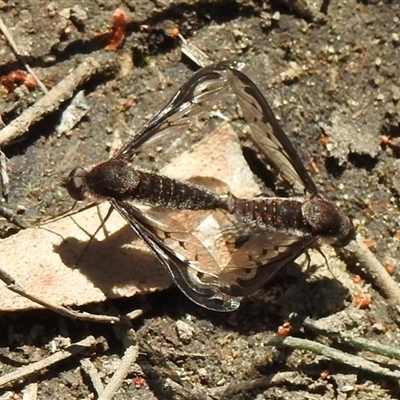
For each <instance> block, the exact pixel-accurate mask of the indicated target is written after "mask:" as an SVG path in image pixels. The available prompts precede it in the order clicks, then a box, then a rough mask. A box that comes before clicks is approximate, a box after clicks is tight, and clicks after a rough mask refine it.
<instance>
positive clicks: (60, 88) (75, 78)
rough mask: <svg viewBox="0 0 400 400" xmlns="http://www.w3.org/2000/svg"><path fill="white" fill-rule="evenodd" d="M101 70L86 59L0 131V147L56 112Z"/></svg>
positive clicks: (96, 64) (98, 64)
mask: <svg viewBox="0 0 400 400" xmlns="http://www.w3.org/2000/svg"><path fill="white" fill-rule="evenodd" d="M101 68H102V66H101V65H100V63H99V62H98V61H97V60H95V59H94V58H92V57H89V58H87V59H86V61H85V62H83V63H82V64H80V65H79V67H77V68H76V69H75V70H74V71H72V72H71V73H70V74H69V75H68V76H67V77H65V78H64V79H63V80H62V81H61V82H59V83H58V84H57V85H56V86H54V87H53V89H51V90H50V92H48V93H47V94H46V95H45V96H43V97H42V98H41V99H40V100H38V101H37V102H36V103H35V104H33V105H32V106H31V107H30V108H28V109H27V110H25V111H24V112H23V113H22V114H21V115H20V116H19V117H17V118H15V119H14V120H13V121H12V122H10V123H9V124H8V125H7V126H6V127H5V128H3V129H2V130H1V131H0V147H1V146H3V145H5V144H7V143H9V142H10V141H12V140H14V139H17V138H18V137H20V136H22V135H24V134H25V133H26V132H27V130H28V128H29V127H30V126H31V125H32V124H33V123H35V122H37V121H39V120H40V119H41V118H43V117H44V116H45V115H46V114H49V113H51V112H53V111H55V110H57V109H58V108H59V106H60V104H61V103H63V102H64V101H65V100H67V99H69V98H70V97H72V95H73V94H74V91H75V90H76V88H77V87H78V86H80V85H81V84H82V83H83V82H85V81H86V80H88V79H89V78H90V77H91V76H92V75H94V74H96V73H98V72H99V71H100V70H101ZM104 68H108V66H104Z"/></svg>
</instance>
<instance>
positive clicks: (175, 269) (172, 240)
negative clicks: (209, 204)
mask: <svg viewBox="0 0 400 400" xmlns="http://www.w3.org/2000/svg"><path fill="white" fill-rule="evenodd" d="M110 202H111V203H112V205H113V206H114V207H115V208H116V209H117V210H118V211H119V213H120V214H121V215H122V216H123V217H124V218H125V220H126V221H128V222H129V224H130V226H131V228H132V229H133V231H134V232H135V233H136V234H137V235H138V236H139V237H140V238H141V239H142V240H143V241H144V242H145V243H146V244H147V246H148V247H149V248H150V250H151V251H152V253H153V254H154V255H155V256H156V257H157V259H158V260H159V261H160V263H161V264H162V265H163V266H164V267H165V268H166V269H167V270H168V272H169V274H170V275H171V277H172V279H173V280H174V282H175V283H176V285H177V286H178V287H179V289H180V290H181V291H182V292H183V293H184V294H185V295H186V296H187V297H188V298H189V299H191V300H192V301H193V302H194V303H196V304H198V305H200V306H202V307H205V308H208V309H210V310H214V311H220V312H221V311H222V312H229V311H234V310H236V309H237V308H238V307H239V305H240V301H239V299H237V298H234V297H231V296H229V295H227V294H226V293H224V292H223V291H222V290H221V286H222V285H221V283H220V280H219V278H218V275H219V272H220V267H219V265H218V264H217V262H216V261H215V260H214V258H213V256H212V255H211V254H210V253H209V252H208V250H207V249H206V248H205V247H204V246H203V245H202V243H201V242H200V241H199V240H198V239H197V238H196V237H195V236H193V235H192V234H191V233H189V232H188V231H187V230H186V229H185V227H184V226H183V225H182V224H180V223H179V222H177V221H175V220H174V219H172V218H169V217H167V216H166V215H164V214H162V213H161V212H157V211H155V210H151V211H146V212H143V211H142V210H139V209H137V208H136V207H134V206H133V205H131V204H130V203H127V202H123V201H117V200H113V199H110ZM173 247H177V250H174V249H173Z"/></svg>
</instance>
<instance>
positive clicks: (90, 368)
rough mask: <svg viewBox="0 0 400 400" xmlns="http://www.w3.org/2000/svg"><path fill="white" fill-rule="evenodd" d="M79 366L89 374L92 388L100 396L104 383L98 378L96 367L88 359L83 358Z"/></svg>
mask: <svg viewBox="0 0 400 400" xmlns="http://www.w3.org/2000/svg"><path fill="white" fill-rule="evenodd" d="M81 368H82V369H83V370H84V371H85V373H86V374H87V375H88V376H89V378H90V380H91V381H92V384H93V387H94V390H95V391H96V393H97V395H98V396H100V394H101V393H102V392H103V390H104V385H103V383H102V381H101V379H100V376H99V374H98V372H97V369H96V367H95V366H94V365H93V363H92V362H91V361H90V360H89V359H87V358H84V359H82V360H81Z"/></svg>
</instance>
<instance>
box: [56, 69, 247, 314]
mask: <svg viewBox="0 0 400 400" xmlns="http://www.w3.org/2000/svg"><path fill="white" fill-rule="evenodd" d="M225 71H226V68H225V66H223V67H221V69H219V68H218V67H217V66H213V67H211V68H207V67H206V68H203V69H202V70H200V71H198V72H197V73H196V74H194V76H193V77H192V78H191V79H189V80H188V81H187V82H186V83H185V84H184V85H183V86H182V87H181V88H180V89H179V91H178V92H177V93H176V94H175V96H173V98H172V99H171V100H170V101H169V102H168V104H167V105H166V106H165V107H164V108H162V109H161V110H160V111H158V112H157V113H156V114H155V115H154V116H153V117H152V119H151V120H150V121H149V122H148V123H147V124H146V125H145V126H144V127H143V128H142V129H140V130H139V131H138V132H137V133H136V134H135V135H134V136H133V137H132V138H131V139H130V140H129V141H128V142H127V143H125V144H124V145H123V147H122V148H121V149H120V150H119V151H118V152H117V154H116V155H115V156H113V157H112V158H111V159H110V160H108V161H106V162H103V163H101V164H99V165H97V166H95V167H93V168H92V169H91V170H85V169H82V168H76V169H74V170H73V171H71V173H70V174H69V176H68V178H67V179H66V180H65V181H64V182H63V186H64V187H66V188H67V190H68V192H69V194H70V196H71V197H72V198H74V199H75V200H83V199H85V198H92V199H106V200H108V201H109V202H110V203H111V205H112V206H113V207H114V208H115V209H116V210H117V211H118V212H119V213H120V214H121V215H122V217H123V218H124V219H125V220H126V221H127V222H128V223H129V224H130V226H131V228H132V229H133V231H134V232H135V233H136V234H137V235H138V236H139V237H140V238H141V239H143V241H144V242H145V243H146V244H147V246H148V247H149V249H150V250H151V251H152V253H153V254H154V255H155V256H156V258H157V259H158V260H159V261H160V262H161V263H162V265H163V266H164V267H165V268H166V269H167V270H168V271H169V273H170V275H171V276H172V278H173V280H174V282H175V283H176V284H177V286H178V287H179V288H180V289H181V290H182V292H183V293H185V294H186V295H187V296H188V297H189V298H190V299H191V300H193V301H194V302H195V303H197V304H200V305H201V306H203V307H206V308H208V309H211V310H216V311H232V310H235V309H236V308H237V307H239V304H240V303H239V301H238V299H235V298H233V297H231V296H229V295H227V294H226V293H224V292H223V291H221V285H220V284H219V278H218V274H219V272H220V270H221V268H220V266H219V265H218V264H217V262H216V261H215V259H214V258H213V256H212V255H211V254H210V253H209V251H208V250H207V249H206V248H205V247H204V245H203V244H202V243H201V242H200V240H198V239H197V238H196V237H195V236H193V235H192V234H191V233H190V232H188V231H187V230H186V229H185V227H184V226H183V225H182V224H180V223H179V222H177V221H176V220H174V219H172V218H170V217H168V216H167V215H166V213H165V212H162V209H165V208H167V209H188V210H210V209H216V208H222V207H223V204H224V201H223V200H222V199H221V198H220V196H219V195H217V194H215V193H213V192H212V191H210V190H208V189H206V188H203V187H201V186H198V185H195V184H192V183H190V182H183V181H179V180H176V179H171V178H168V177H166V176H162V175H159V174H157V173H151V172H146V171H143V170H140V169H137V168H136V167H134V166H133V165H132V160H133V158H134V155H135V153H136V152H137V151H138V150H140V149H141V148H142V147H143V146H144V145H147V144H149V143H150V142H153V141H154V140H156V139H158V138H160V137H164V136H165V135H167V134H170V133H177V132H180V131H182V130H185V129H188V128H189V127H190V126H191V124H192V122H193V121H192V119H193V118H194V117H196V116H198V115H199V114H201V113H202V112H203V111H205V110H206V109H207V108H208V107H209V105H210V103H212V102H213V101H214V99H215V98H216V96H217V94H218V93H219V92H221V91H222V90H224V89H226V87H227V84H226V79H225V78H224V76H223V74H225ZM134 201H138V202H140V203H144V204H147V205H150V206H153V207H154V209H151V210H149V211H143V210H140V209H139V208H138V207H137V206H135V204H134ZM157 208H161V210H157ZM172 242H173V243H174V244H178V246H179V250H178V251H175V250H173V249H172V247H171V246H170V245H169V243H172ZM200 277H201V278H202V279H200Z"/></svg>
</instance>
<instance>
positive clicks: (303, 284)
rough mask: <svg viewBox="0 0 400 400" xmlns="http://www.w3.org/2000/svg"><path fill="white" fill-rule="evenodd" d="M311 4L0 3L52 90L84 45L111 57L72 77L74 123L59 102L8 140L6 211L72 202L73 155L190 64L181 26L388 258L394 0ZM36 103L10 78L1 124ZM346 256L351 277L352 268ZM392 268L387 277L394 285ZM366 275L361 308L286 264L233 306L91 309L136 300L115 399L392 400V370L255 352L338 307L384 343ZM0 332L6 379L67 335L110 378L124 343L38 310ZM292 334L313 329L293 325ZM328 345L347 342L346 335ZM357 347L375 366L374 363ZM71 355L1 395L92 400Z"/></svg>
mask: <svg viewBox="0 0 400 400" xmlns="http://www.w3.org/2000/svg"><path fill="white" fill-rule="evenodd" d="M304 1H305V0H304ZM291 3H293V4H292V7H288V4H291ZM309 3H310V4H308V5H307V4H306V3H304V4H303V1H297V2H287V1H280V0H275V1H273V2H260V1H246V0H237V1H210V2H204V1H196V0H194V1H192V0H188V1H186V2H185V1H183V2H179V3H178V2H172V1H167V0H156V1H153V2H152V1H146V0H141V1H139V2H138V1H125V2H123V3H122V5H121V3H119V2H114V1H107V2H104V1H103V2H102V1H92V2H89V1H64V2H61V1H58V0H54V1H52V2H48V3H47V2H41V1H14V2H7V1H5V2H4V1H0V11H1V18H2V19H3V22H4V23H5V25H6V26H7V27H8V28H9V29H10V31H11V33H12V35H13V37H14V40H15V42H16V43H17V45H18V47H19V49H20V50H21V54H23V55H24V56H25V60H26V61H27V62H28V63H29V64H30V66H31V67H32V68H33V69H34V70H35V72H36V74H37V75H38V76H39V77H40V79H41V80H42V81H43V82H44V83H45V85H46V86H48V87H52V86H54V85H55V84H56V83H58V82H59V81H61V80H62V79H63V78H64V77H65V76H66V75H68V73H69V72H70V71H71V70H73V69H75V68H76V67H77V66H79V65H80V64H81V63H82V62H84V60H85V59H86V58H87V57H89V56H95V57H102V60H103V62H104V63H109V64H110V68H109V69H108V70H107V71H106V73H103V74H101V75H99V76H96V77H95V78H94V79H91V80H90V81H89V82H88V83H87V84H85V85H84V87H83V88H84V89H85V90H86V94H87V98H88V102H89V103H90V107H91V108H90V110H89V112H88V113H87V115H86V116H85V117H84V118H83V119H82V120H81V121H80V122H79V123H78V125H77V126H76V127H75V128H74V129H73V131H72V132H70V133H69V134H62V135H57V134H56V133H55V127H56V126H57V123H58V121H59V118H60V115H61V114H62V111H63V110H64V107H65V106H63V107H62V109H60V111H59V112H56V113H52V114H51V115H49V116H47V117H46V118H44V119H43V120H42V121H40V122H39V123H37V124H35V125H34V126H33V127H31V129H30V130H29V136H27V137H25V138H23V140H20V141H18V142H15V143H12V144H10V145H8V146H6V147H4V149H3V151H4V152H5V154H6V156H7V157H8V159H9V160H8V164H7V167H8V173H9V178H10V193H9V195H8V199H7V203H4V205H6V206H7V207H8V208H10V209H12V210H13V211H15V212H18V213H19V214H20V216H21V217H22V218H25V219H26V220H28V221H30V222H32V223H37V222H38V221H40V220H41V219H43V218H47V217H49V216H51V215H58V214H60V213H61V212H63V211H65V210H67V209H68V208H70V206H71V204H72V201H71V199H69V198H68V196H67V194H66V191H65V190H64V189H62V188H61V187H60V185H59V182H60V181H61V179H62V178H63V177H65V176H66V175H68V173H69V171H70V170H71V169H72V168H74V167H76V166H77V165H94V164H96V163H98V162H100V161H103V160H106V159H107V158H108V157H109V154H110V148H111V147H113V146H114V144H115V141H116V136H117V135H116V132H117V133H118V136H119V137H120V138H121V140H122V141H123V140H125V139H127V138H128V137H129V136H130V135H131V134H132V132H134V131H137V130H138V129H139V128H140V127H141V126H142V125H143V124H144V123H145V121H146V120H148V118H149V116H151V115H152V114H153V113H154V112H156V111H157V110H158V109H159V108H160V107H162V106H163V105H164V104H165V103H166V102H167V101H168V100H169V99H170V98H171V96H172V95H173V94H174V93H175V92H176V90H177V89H178V88H179V87H180V85H181V84H183V83H184V82H185V80H187V79H188V78H189V77H190V76H191V75H192V74H193V71H194V69H195V67H194V65H193V63H192V62H191V61H189V60H187V59H185V58H184V57H182V53H181V49H180V46H179V41H177V40H176V39H174V38H173V37H171V30H172V28H174V27H179V30H180V32H181V33H182V35H183V36H184V37H185V38H186V39H187V40H189V41H190V43H191V44H193V45H195V46H197V47H198V48H200V49H201V50H202V51H203V52H205V53H206V54H207V55H208V56H209V58H210V59H211V60H212V61H221V60H226V59H236V60H240V61H243V62H245V63H246V64H247V68H246V73H247V74H248V75H249V76H250V77H251V78H252V79H253V80H254V81H255V82H256V83H257V85H258V86H259V88H260V89H261V91H262V92H263V93H264V94H265V95H266V97H267V99H268V100H269V102H270V104H271V106H272V108H273V109H274V111H275V113H276V114H277V115H278V116H280V121H281V123H282V126H283V127H284V130H285V131H286V132H287V133H288V135H289V136H290V138H291V140H292V141H293V143H294V146H295V148H296V149H298V151H299V153H300V154H301V156H302V158H303V160H304V161H305V163H306V164H308V163H309V162H310V161H311V160H313V162H314V163H315V165H316V166H317V168H318V173H317V172H315V171H314V173H313V178H314V180H315V182H316V183H317V186H318V187H319V189H320V190H321V191H322V192H323V193H324V194H325V195H326V197H327V198H329V199H330V200H332V201H334V202H336V203H337V204H338V205H340V207H341V209H342V210H343V211H344V212H346V213H347V214H348V215H349V216H351V217H352V218H353V219H354V221H355V222H356V225H357V230H358V231H359V232H361V233H362V234H363V235H364V237H366V238H367V239H369V240H370V241H371V242H372V243H373V248H372V250H373V252H374V253H375V254H376V255H377V257H378V258H379V259H380V261H381V262H382V263H384V264H386V263H391V264H394V266H395V267H396V262H397V257H398V255H399V254H400V249H399V243H400V242H399V237H400V235H399V234H398V232H399V231H400V229H399V221H400V213H399V211H398V204H399V192H400V173H399V170H400V169H399V165H400V164H399V158H398V155H399V147H398V143H399V142H398V140H399V139H398V138H399V136H400V129H399V122H400V107H399V104H400V103H399V99H400V70H399V68H398V64H399V60H400V33H399V32H400V3H399V2H397V1H378V0H370V1H367V0H366V1H358V2H357V1H341V2H338V1H337V2H329V1H323V2H319V1H318V2H311V1H309ZM118 7H122V8H123V9H124V11H125V12H126V14H127V16H128V19H129V23H128V25H127V29H126V37H125V40H124V43H123V45H122V46H121V47H120V48H119V49H118V50H117V51H108V52H107V51H105V50H104V47H105V46H106V44H107V43H105V42H104V37H105V35H104V34H105V33H106V32H107V31H108V28H109V25H110V23H111V20H112V15H113V13H114V11H115V9H117V8H118ZM321 7H322V11H323V12H324V13H322V12H321ZM1 41H2V46H1V48H0V49H1V60H2V62H1V65H0V76H4V75H6V74H8V73H10V72H12V71H14V70H16V69H22V70H23V69H24V67H23V64H22V63H21V61H20V59H19V58H17V57H16V56H15V54H14V53H13V51H12V50H11V48H10V47H9V46H8V44H7V42H6V40H5V39H4V38H3V37H2V38H1ZM115 65H117V67H115ZM113 66H114V67H113ZM41 96H42V93H41V92H40V90H39V89H38V88H36V89H35V90H31V91H30V90H28V89H27V88H26V87H24V86H19V87H17V88H15V89H14V90H11V91H9V92H7V90H6V89H5V88H4V90H3V92H2V93H1V96H0V110H2V111H1V118H2V121H3V123H4V124H5V125H7V124H8V123H10V122H11V121H12V120H13V119H15V118H16V117H17V116H18V115H19V114H20V113H21V112H22V111H23V110H25V109H26V108H27V107H29V106H30V105H32V104H33V103H35V102H36V101H37V100H38V99H39V98H40V97H41ZM127 102H132V106H131V107H127V106H126V104H127ZM234 125H235V123H234ZM198 136H199V134H197V136H196V135H195V134H193V135H187V137H186V138H185V140H182V141H180V142H179V146H175V147H173V148H172V149H169V151H159V150H160V149H158V150H157V151H155V150H151V149H150V150H149V153H146V154H142V156H141V158H140V160H141V162H142V163H143V165H144V166H146V167H148V168H154V169H157V168H159V167H160V166H162V165H165V163H167V162H168V160H169V159H171V158H172V157H174V156H175V155H176V154H179V153H180V152H182V151H183V150H186V149H188V148H190V146H191V145H192V143H194V142H195V141H196V140H197V139H199V137H198ZM326 137H328V140H325V139H326ZM146 151H147V150H146ZM256 169H257V168H255V170H256ZM0 230H1V234H2V237H7V236H9V235H11V234H13V233H15V232H16V230H17V229H16V228H15V226H13V225H12V224H10V223H8V222H5V221H1V224H0ZM348 264H349V268H350V271H351V272H354V273H358V274H361V275H362V271H359V270H357V267H356V266H355V265H353V266H352V265H351V263H348ZM32 268H34V266H32ZM398 277H399V276H398V272H395V275H394V279H398ZM369 283H370V285H368V286H367V287H368V291H369V294H370V295H371V297H372V303H371V305H370V306H369V307H367V308H366V309H363V310H360V309H358V308H355V306H354V304H352V301H351V293H348V292H345V293H340V296H339V295H338V290H339V289H337V287H336V285H335V280H334V279H333V278H332V277H331V278H329V279H327V278H320V279H319V278H312V274H311V272H310V271H309V272H307V273H305V274H303V273H299V271H298V269H297V268H296V267H295V266H290V267H288V268H287V270H286V271H284V272H282V273H281V274H279V276H278V278H276V279H274V281H273V282H271V283H270V284H269V285H268V286H267V287H266V288H265V289H262V290H260V291H258V292H257V293H255V294H253V295H251V296H249V297H248V298H246V299H245V300H244V301H243V304H242V306H241V307H240V308H239V310H238V311H237V312H235V313H234V314H217V313H214V312H211V311H207V310H205V309H202V308H201V307H198V306H196V305H195V304H192V303H191V302H190V301H189V300H188V299H186V297H185V296H184V295H183V294H181V293H180V292H179V291H178V289H170V290H168V291H165V292H162V293H158V294H153V295H149V296H145V297H142V298H136V297H135V298H132V299H125V300H119V301H112V302H111V301H110V302H109V303H107V304H104V305H103V306H104V309H105V310H106V309H110V308H111V307H113V308H114V309H115V308H117V309H118V311H119V312H121V313H123V312H124V311H127V310H132V309H135V308H143V309H145V313H144V314H143V316H142V317H140V318H138V319H136V320H135V321H134V322H133V326H134V328H135V329H136V332H137V336H138V341H139V350H140V355H139V358H138V360H137V364H135V365H134V366H132V367H131V370H130V373H129V374H128V377H127V379H126V380H125V381H124V384H123V385H122V386H121V387H120V388H119V390H118V392H117V394H116V395H115V397H114V398H115V399H175V398H192V399H206V398H210V397H207V396H209V395H210V393H211V392H210V391H209V390H210V388H215V387H221V386H224V385H227V384H232V383H239V382H246V381H249V382H253V384H249V385H248V386H247V387H244V388H243V390H238V391H237V392H236V393H234V394H232V395H230V396H229V397H227V398H230V399H286V398H287V399H289V398H290V399H304V398H307V399H377V398H379V399H398V398H400V389H399V386H398V381H396V380H394V379H390V378H388V377H383V376H380V375H378V374H374V373H371V372H370V373H367V372H365V371H361V370H359V369H358V368H357V367H354V366H353V367H351V366H345V365H343V364H340V363H338V362H334V361H329V360H328V359H327V358H324V357H323V356H321V355H315V354H312V353H310V352H307V351H304V350H299V349H296V350H288V349H285V348H280V347H277V348H275V347H268V346H266V345H264V344H265V343H266V342H267V341H268V340H269V339H270V338H271V337H272V336H274V335H276V332H277V330H278V327H279V326H280V325H282V324H283V323H284V322H285V321H287V320H288V318H289V315H290V314H291V313H293V312H297V313H300V314H302V315H308V316H310V317H312V318H314V319H318V318H322V317H327V316H329V315H331V316H332V315H334V314H337V316H338V318H339V316H340V315H342V312H345V313H347V314H351V315H353V317H354V315H355V317H354V318H353V319H352V323H348V324H347V325H346V329H347V333H349V334H351V335H355V336H361V337H364V338H366V339H370V340H375V341H378V342H381V343H383V344H387V345H391V346H394V347H396V346H397V343H398V340H399V338H400V330H399V328H398V325H397V318H396V316H395V315H394V314H393V313H391V312H390V307H389V305H388V304H387V303H386V301H385V299H384V298H383V297H382V296H381V294H380V293H379V288H377V287H375V286H374V284H373V282H369ZM343 310H344V311H343ZM0 332H2V334H1V335H0V349H1V350H0V351H1V356H0V371H1V375H3V374H5V373H7V372H10V371H12V370H13V369H15V368H16V367H18V366H21V365H26V364H29V363H31V362H34V361H37V360H40V359H42V358H45V357H46V356H48V355H50V354H51V352H52V351H54V347H56V348H58V346H59V345H61V342H62V340H61V339H63V340H64V339H65V340H70V341H72V342H75V341H78V340H82V339H83V338H85V337H86V336H87V335H89V334H90V335H93V336H94V337H96V338H98V339H99V340H100V339H101V341H100V344H99V345H98V347H97V348H96V349H93V353H92V355H91V360H92V361H93V363H94V364H95V366H96V368H97V369H98V371H99V374H100V376H101V377H102V379H103V380H104V381H105V382H107V381H108V380H109V378H110V377H111V375H112V374H113V372H114V371H115V369H116V367H117V366H118V363H119V360H120V359H121V357H122V355H123V353H124V347H123V345H122V343H121V341H120V340H119V339H118V336H117V335H116V334H115V330H114V328H113V327H112V326H109V325H101V324H94V323H88V322H82V321H73V320H70V319H67V318H63V317H61V316H58V315H56V314H54V313H52V312H50V311H34V312H26V313H15V314H2V315H1V316H0ZM296 335H297V336H299V337H304V338H308V339H316V338H317V337H316V335H315V334H313V333H310V332H309V331H307V330H304V329H303V330H300V331H299V332H297V333H296ZM323 340H325V344H330V345H332V346H336V347H339V348H340V349H341V350H343V351H348V352H352V353H354V350H353V349H351V348H349V346H346V345H344V344H340V343H337V342H335V341H334V340H332V339H329V340H328V339H326V338H324V339H323ZM368 356H369V357H370V359H371V360H374V361H376V362H378V363H381V362H383V357H382V356H376V355H371V354H368ZM80 359H81V357H80V355H79V354H78V355H76V356H74V357H72V358H69V359H67V360H65V361H63V362H61V363H58V364H56V365H53V366H51V367H49V368H48V369H47V370H45V371H41V372H40V373H37V374H35V375H34V376H31V377H30V378H29V380H26V379H24V380H21V381H18V382H17V383H16V384H13V385H10V386H8V387H6V388H2V389H0V390H1V391H3V392H0V394H1V397H0V398H1V399H11V398H13V399H17V398H22V396H23V391H24V389H25V388H26V387H27V384H28V383H32V382H36V383H38V387H37V390H38V395H37V398H39V399H54V398H59V399H90V398H96V395H95V394H94V393H95V391H94V388H93V385H92V383H91V382H90V379H89V378H88V377H87V375H86V374H85V373H83V372H82V369H81V367H80ZM389 364H390V366H391V367H390V368H391V369H395V368H396V367H397V368H398V366H399V362H398V361H395V360H394V359H390V360H389ZM326 371H328V373H326ZM288 372H294V373H295V375H290V376H289V375H288V378H287V379H282V380H280V381H279V383H273V382H272V383H270V384H268V385H265V384H264V385H257V384H255V383H254V380H255V379H257V378H262V377H268V376H275V375H279V374H282V373H288ZM138 377H143V378H144V380H143V381H142V380H140V379H138ZM294 377H296V379H295V378H294ZM171 380H172V381H173V382H175V383H177V384H179V387H180V388H181V389H180V391H179V390H178V389H177V387H178V386H176V385H175V386H174V385H171V384H170V383H169V382H170V381H171ZM178 392H179V393H178ZM24 398H25V397H24ZM214 398H221V395H220V394H215V397H214Z"/></svg>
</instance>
